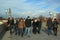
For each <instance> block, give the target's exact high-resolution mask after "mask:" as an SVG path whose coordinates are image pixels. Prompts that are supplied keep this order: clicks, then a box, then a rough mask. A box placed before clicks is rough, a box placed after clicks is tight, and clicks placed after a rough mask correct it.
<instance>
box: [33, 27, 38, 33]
mask: <svg viewBox="0 0 60 40" xmlns="http://www.w3.org/2000/svg"><path fill="white" fill-rule="evenodd" d="M36 31H37V30H36V26H33V33H34V34H36Z"/></svg>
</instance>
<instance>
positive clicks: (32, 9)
mask: <svg viewBox="0 0 60 40" xmlns="http://www.w3.org/2000/svg"><path fill="white" fill-rule="evenodd" d="M8 8H11V11H12V16H13V17H26V16H31V17H33V16H39V15H43V16H49V13H48V12H49V11H51V12H55V13H60V0H0V14H1V15H0V16H5V17H6V13H5V10H6V9H8Z"/></svg>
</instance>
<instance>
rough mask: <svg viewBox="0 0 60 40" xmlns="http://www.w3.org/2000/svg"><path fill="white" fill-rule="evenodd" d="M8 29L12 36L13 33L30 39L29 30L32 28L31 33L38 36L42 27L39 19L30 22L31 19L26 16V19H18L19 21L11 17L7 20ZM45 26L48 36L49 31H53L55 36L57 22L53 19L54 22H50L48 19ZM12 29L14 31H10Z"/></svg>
mask: <svg viewBox="0 0 60 40" xmlns="http://www.w3.org/2000/svg"><path fill="white" fill-rule="evenodd" d="M7 23H8V26H9V27H8V29H9V31H10V34H11V35H12V34H13V32H14V33H15V35H18V36H19V35H21V37H23V36H24V35H27V36H28V37H30V35H31V28H32V32H33V34H36V33H38V34H40V33H41V32H40V30H41V27H42V20H41V19H40V18H35V19H33V20H31V18H30V17H29V16H28V17H27V18H26V19H23V18H20V19H14V18H12V17H10V18H8V22H7ZM46 26H47V30H48V31H47V32H48V35H50V34H51V33H52V32H51V30H52V29H53V34H54V35H55V36H57V28H58V22H57V19H54V21H52V19H51V18H48V20H47V22H46ZM13 29H14V31H12V30H13Z"/></svg>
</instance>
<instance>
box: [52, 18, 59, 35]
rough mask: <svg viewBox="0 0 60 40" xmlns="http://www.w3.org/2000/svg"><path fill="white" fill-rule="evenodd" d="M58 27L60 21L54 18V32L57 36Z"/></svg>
mask: <svg viewBox="0 0 60 40" xmlns="http://www.w3.org/2000/svg"><path fill="white" fill-rule="evenodd" d="M57 28H58V22H57V20H56V19H54V21H53V32H54V35H55V36H57Z"/></svg>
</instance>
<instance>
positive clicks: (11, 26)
mask: <svg viewBox="0 0 60 40" xmlns="http://www.w3.org/2000/svg"><path fill="white" fill-rule="evenodd" d="M12 29H13V25H10V27H9V30H10V34H11V35H12V33H13V30H12Z"/></svg>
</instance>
